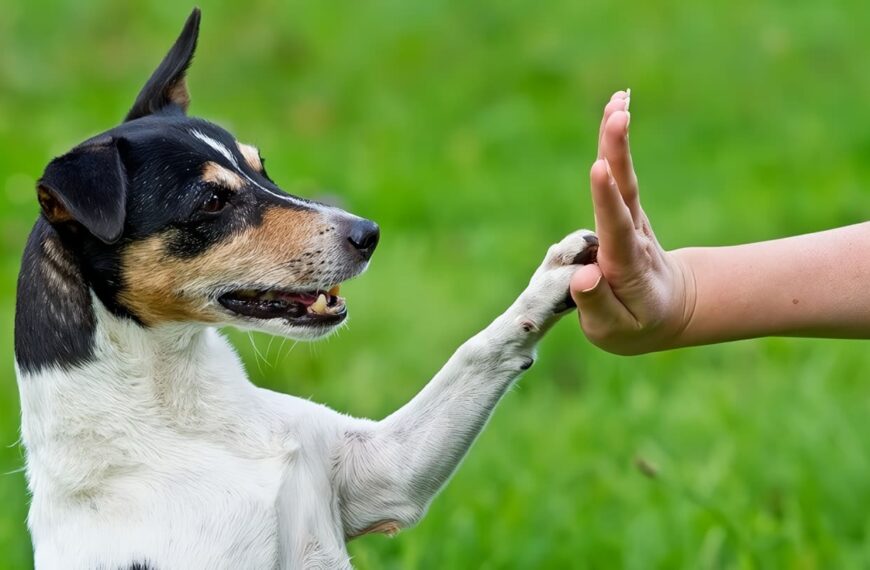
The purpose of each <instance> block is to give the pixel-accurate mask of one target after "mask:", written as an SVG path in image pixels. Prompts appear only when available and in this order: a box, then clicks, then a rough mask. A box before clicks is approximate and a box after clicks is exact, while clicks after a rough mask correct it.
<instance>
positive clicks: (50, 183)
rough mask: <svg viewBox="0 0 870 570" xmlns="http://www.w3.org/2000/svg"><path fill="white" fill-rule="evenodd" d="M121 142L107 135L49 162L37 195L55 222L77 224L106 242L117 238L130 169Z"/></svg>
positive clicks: (122, 227)
mask: <svg viewBox="0 0 870 570" xmlns="http://www.w3.org/2000/svg"><path fill="white" fill-rule="evenodd" d="M118 143H119V141H118V140H117V139H115V138H112V137H109V136H106V137H104V138H102V139H99V140H95V141H93V142H88V143H85V144H83V145H81V146H78V147H76V148H74V149H73V150H71V151H70V152H68V153H67V154H65V155H63V156H59V157H57V158H55V159H54V160H52V161H51V162H50V163H49V164H48V166H47V167H46V168H45V172H44V173H43V174H42V178H40V180H39V182H38V183H37V195H38V197H39V205H40V207H41V208H42V213H43V215H44V216H45V217H46V219H48V221H49V222H51V224H52V225H65V224H69V223H78V224H80V225H81V226H83V227H84V228H85V229H86V230H88V231H89V232H90V233H91V234H93V235H94V237H96V238H98V239H100V240H102V241H103V242H105V243H115V242H116V241H118V239H119V238H120V237H121V233H122V232H123V230H124V219H125V216H126V206H127V172H126V169H125V168H124V164H123V162H122V161H121V154H120V151H119V149H118Z"/></svg>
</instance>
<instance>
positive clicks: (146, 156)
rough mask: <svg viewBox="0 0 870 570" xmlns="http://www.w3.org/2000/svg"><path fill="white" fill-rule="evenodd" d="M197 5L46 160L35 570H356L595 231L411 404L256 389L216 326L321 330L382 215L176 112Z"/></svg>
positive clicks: (510, 375)
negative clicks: (370, 416) (283, 186)
mask: <svg viewBox="0 0 870 570" xmlns="http://www.w3.org/2000/svg"><path fill="white" fill-rule="evenodd" d="M199 21H200V14H199V11H198V10H194V11H193V13H192V14H191V16H190V17H189V19H188V20H187V23H186V24H185V26H184V29H183V31H182V32H181V35H180V36H179V38H178V40H177V41H176V42H175V44H174V45H173V47H172V49H171V50H170V51H169V53H168V55H167V56H166V57H165V58H164V60H163V61H162V63H161V64H160V66H159V67H158V68H157V70H156V71H155V72H154V74H153V75H152V76H151V78H150V79H149V80H148V82H147V83H146V84H145V87H144V88H143V89H142V91H141V93H139V96H138V97H137V99H136V101H135V103H134V104H133V107H132V109H131V110H130V112H129V114H128V115H127V117H126V120H125V121H124V122H123V123H122V124H121V125H119V126H117V127H115V128H113V129H111V130H109V131H106V132H105V133H103V134H101V135H98V136H96V137H94V138H91V139H89V140H87V141H85V142H83V143H81V144H80V145H78V146H76V147H75V148H74V149H72V150H71V151H70V152H68V153H67V154H65V155H63V156H61V157H58V158H55V159H54V160H52V161H51V163H49V165H48V166H47V168H46V170H45V172H44V174H43V176H42V178H41V180H40V181H39V183H38V189H37V190H38V199H39V203H40V206H41V210H42V211H41V215H40V217H39V219H38V220H37V222H36V224H35V226H34V228H33V232H32V233H31V235H30V238H29V241H28V243H27V247H26V250H25V253H24V258H23V261H22V266H21V273H20V276H19V282H18V298H17V312H16V319H15V358H16V372H17V374H18V383H19V388H20V393H21V404H22V428H21V430H22V437H23V441H24V444H25V446H26V448H27V475H28V481H29V486H30V490H31V492H32V495H33V497H32V505H31V508H30V515H29V519H28V524H29V528H30V531H31V534H32V537H33V546H34V551H35V561H36V566H37V568H40V569H54V568H62V569H65V570H68V569H79V568H81V569H106V570H109V569H111V570H115V569H129V570H132V569H138V570H144V569H149V570H168V569H185V570H190V569H196V568H202V569H210V570H214V569H219V568H227V569H234V570H237V569H240V568H254V569H265V568H350V561H349V558H348V554H347V550H346V547H345V543H346V541H347V540H349V539H351V538H354V537H357V536H360V535H363V534H366V533H372V532H385V533H394V532H396V531H398V530H399V529H400V528H404V527H408V526H410V525H413V524H414V523H415V522H416V521H418V520H419V519H420V518H421V517H422V516H423V514H424V513H425V511H426V508H427V506H428V505H429V503H430V501H431V500H432V498H433V497H434V496H435V494H436V493H437V492H438V491H439V489H440V488H441V487H442V486H443V485H444V484H445V482H446V481H447V479H448V478H449V477H450V475H451V474H452V473H453V471H454V469H455V468H456V467H457V465H458V464H459V462H460V460H461V459H462V457H463V456H464V455H465V453H466V452H467V451H468V448H469V446H470V445H471V444H472V442H473V441H474V439H475V437H476V436H477V434H478V433H479V432H480V431H481V429H482V428H483V426H484V424H485V423H486V421H487V418H488V417H489V415H490V413H491V412H492V410H493V408H494V406H495V405H496V403H497V402H498V400H499V398H500V397H501V396H502V395H503V394H504V393H505V391H506V390H507V389H508V387H509V386H510V385H511V383H512V382H513V381H514V380H516V378H517V377H518V376H519V374H520V373H521V372H522V371H523V370H526V369H527V368H528V367H529V366H531V364H532V362H533V360H532V359H533V354H534V347H535V344H536V342H537V341H538V340H539V339H540V338H541V336H542V335H543V334H544V332H545V331H546V330H547V329H548V328H549V327H550V326H551V325H552V324H553V323H554V322H555V321H556V320H557V319H558V317H559V316H560V314H563V313H564V312H565V311H567V310H568V309H569V307H570V301H569V300H567V298H566V295H567V288H568V281H569V279H570V276H571V274H572V273H573V271H574V270H575V269H576V267H577V265H578V264H583V263H589V262H592V261H593V260H594V255H595V251H596V249H597V240H596V239H595V236H594V235H592V234H591V233H590V232H588V231H578V232H575V233H573V234H571V235H569V236H568V237H566V238H565V239H564V240H562V241H561V242H560V243H559V244H557V245H555V246H553V247H551V248H550V250H549V252H548V253H547V255H546V257H545V259H544V262H543V264H542V265H541V266H540V267H539V268H538V270H537V271H536V272H535V274H534V275H533V276H532V279H531V282H530V283H529V286H528V288H526V290H525V291H524V292H523V293H522V294H521V295H520V296H519V298H518V299H517V300H516V301H515V302H514V303H513V304H512V305H511V306H510V308H508V310H507V311H506V312H505V313H504V314H502V315H501V316H500V317H498V318H497V319H496V320H495V321H494V322H493V323H492V324H490V325H489V326H488V327H487V328H486V329H484V330H483V332H481V333H479V334H477V335H476V336H474V337H473V338H472V339H471V340H469V341H467V342H466V343H465V344H463V345H462V346H461V347H460V348H459V349H458V351H457V352H456V353H455V354H454V355H453V356H452V357H451V358H450V360H449V361H448V362H447V364H446V365H445V366H444V368H442V369H441V371H440V372H439V373H438V374H437V375H436V376H435V378H434V379H432V381H431V382H430V383H429V384H428V385H427V386H426V387H425V388H424V389H423V390H422V391H421V392H420V393H419V394H418V395H417V396H416V397H415V398H413V399H412V400H411V401H410V402H409V403H408V404H407V405H405V406H404V407H402V408H401V409H399V410H398V411H396V412H395V413H393V414H392V415H390V416H388V417H387V418H385V419H383V420H381V421H371V420H365V419H356V418H352V417H348V416H345V415H342V414H340V413H337V412H334V411H332V410H330V409H328V408H325V407H323V406H320V405H318V404H315V403H311V402H309V401H307V400H303V399H299V398H294V397H291V396H287V395H284V394H277V393H274V392H270V391H268V390H263V389H260V388H257V387H255V386H253V385H252V384H251V383H250V382H249V381H248V379H247V377H246V375H245V372H244V369H243V367H242V364H241V362H240V361H239V358H238V357H237V356H236V354H235V352H234V351H233V349H232V348H231V347H230V345H229V344H228V342H227V341H226V340H224V338H222V337H221V336H220V335H219V334H218V332H216V330H215V328H214V327H217V326H224V325H232V326H236V327H239V328H243V329H254V330H261V331H266V332H269V333H273V334H277V335H283V336H287V337H291V338H294V339H316V338H319V337H323V336H325V335H327V334H329V333H330V332H331V331H333V330H335V329H336V327H338V325H339V324H340V323H342V321H344V319H345V318H346V316H347V309H346V306H345V300H344V299H343V298H342V297H340V296H339V284H340V283H341V282H343V281H345V280H347V279H350V278H352V277H355V276H357V275H359V274H360V273H362V272H363V271H364V270H365V269H366V267H367V265H368V263H369V259H370V258H371V256H372V253H373V252H374V250H375V247H376V246H377V244H378V239H379V230H378V226H377V225H376V224H375V223H373V222H371V221H369V220H366V219H363V218H359V217H357V216H354V215H351V214H349V213H347V212H344V211H342V210H340V209H338V208H335V207H330V206H326V205H323V204H319V203H316V202H313V201H310V200H306V199H303V198H298V197H295V196H290V195H288V194H286V193H284V192H282V191H281V190H280V189H279V188H278V186H277V185H276V184H275V183H274V182H273V181H272V180H271V179H270V178H269V176H268V175H267V174H266V170H265V169H264V168H263V161H262V159H261V158H260V155H259V153H258V151H257V149H256V148H254V147H252V146H249V145H245V144H241V143H239V142H237V141H236V140H235V139H234V138H233V137H232V135H230V134H229V133H228V132H227V131H225V130H223V129H221V128H220V127H218V126H216V125H214V124H212V123H209V122H207V121H204V120H202V119H196V118H192V117H188V116H187V115H186V111H187V107H188V102H189V96H188V90H187V87H186V83H185V73H186V70H187V67H188V65H189V64H190V61H191V57H192V55H193V51H194V48H195V46H196V40H197V36H198V30H199Z"/></svg>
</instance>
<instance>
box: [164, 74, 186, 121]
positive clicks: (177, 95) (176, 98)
mask: <svg viewBox="0 0 870 570" xmlns="http://www.w3.org/2000/svg"><path fill="white" fill-rule="evenodd" d="M166 96H167V97H168V98H169V100H170V101H172V102H173V103H175V104H176V105H178V106H179V107H181V108H182V109H184V111H185V112H187V108H188V107H189V106H190V91H188V90H187V79H186V78H184V77H182V78H181V79H179V80H178V81H176V82H175V83H173V84H172V86H171V87H170V88H169V89H168V90H167V91H166Z"/></svg>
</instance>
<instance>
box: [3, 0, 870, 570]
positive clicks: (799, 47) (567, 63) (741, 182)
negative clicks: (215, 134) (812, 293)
mask: <svg viewBox="0 0 870 570" xmlns="http://www.w3.org/2000/svg"><path fill="white" fill-rule="evenodd" d="M10 1H11V3H10ZM212 4H214V5H212ZM202 8H203V12H204V17H203V28H202V36H201V38H200V49H199V53H198V57H197V61H196V63H195V64H194V66H193V68H192V71H191V77H190V85H191V90H192V93H193V106H192V111H193V113H195V114H198V115H201V116H204V117H208V118H211V119H214V120H217V121H218V122H221V123H222V124H224V125H225V126H227V127H229V128H230V129H232V130H233V131H234V132H235V133H236V134H237V136H238V137H239V138H240V139H242V140H247V141H251V142H254V143H256V144H258V145H259V146H260V147H261V149H262V150H263V152H264V154H265V156H266V157H267V158H268V161H269V171H270V174H272V176H273V177H274V178H275V179H276V180H278V181H279V182H280V183H282V184H283V185H284V187H285V188H286V189H288V190H289V191H293V192H297V193H300V194H304V195H308V196H316V195H319V194H324V193H329V194H335V195H339V196H341V197H342V199H343V201H344V203H345V204H346V206H347V207H348V208H349V209H351V210H353V211H355V212H358V213H360V214H362V215H366V216H370V217H372V218H374V219H376V220H377V221H378V222H379V223H380V224H381V225H382V228H383V240H382V245H381V246H380V248H379V250H378V252H377V254H376V256H375V258H374V263H373V265H372V268H371V270H370V271H369V272H368V274H366V275H365V276H364V277H362V278H361V279H359V280H357V281H355V282H353V283H351V284H349V285H348V286H347V287H346V291H347V294H348V296H349V299H350V303H351V311H352V313H353V316H352V324H351V326H350V328H349V329H348V330H345V331H344V332H342V334H341V335H340V336H338V337H337V338H334V339H332V340H330V341H328V342H326V343H323V344H320V345H311V346H309V345H303V344H300V345H298V346H295V348H293V349H292V350H290V343H286V344H285V343H281V342H279V341H275V342H272V340H271V339H270V338H268V337H265V336H255V337H254V343H255V344H256V345H257V347H258V349H259V351H260V352H262V353H263V354H264V356H265V357H266V358H265V360H266V362H265V363H264V362H262V361H259V362H258V360H257V358H256V357H255V352H254V350H253V349H252V346H251V343H250V341H249V340H248V338H247V337H245V336H241V335H237V334H233V337H234V339H235V340H236V341H237V342H236V344H237V345H238V347H239V349H240V351H241V352H242V354H243V356H244V358H245V361H246V362H247V363H248V365H249V368H250V371H251V375H252V377H253V379H254V381H255V382H257V383H258V384H260V385H264V386H269V387H272V388H276V389H280V390H283V391H287V392H290V393H293V394H298V395H302V396H306V397H311V398H312V399H315V400H318V401H322V402H325V403H328V404H330V405H331V406H333V407H335V408H337V409H339V410H342V411H346V412H349V413H352V414H357V415H364V416H371V417H381V416H383V415H384V414H386V413H388V412H389V411H390V410H392V409H394V408H395V407H397V406H399V405H400V404H401V403H403V402H404V401H405V400H406V399H407V398H409V397H410V396H411V395H412V394H413V393H414V392H415V391H417V390H418V389H419V388H420V387H421V386H422V385H423V383H425V382H426V380H427V379H428V378H429V377H431V375H432V374H433V373H434V372H435V371H436V370H437V369H438V367H439V366H440V364H441V363H443V362H444V361H445V360H446V358H447V357H448V356H449V354H450V353H451V351H452V350H453V349H454V348H455V347H456V346H458V345H459V344H460V343H461V342H462V341H463V340H464V339H465V338H467V337H468V336H469V335H470V334H472V333H473V332H475V331H476V330H477V329H478V328H480V327H482V326H483V325H485V324H486V323H487V322H488V320H489V319H491V318H492V317H493V316H495V315H496V314H498V313H499V312H500V311H501V310H502V309H503V308H504V307H505V306H507V304H509V302H510V301H511V300H512V298H513V296H514V295H515V294H516V293H517V292H518V291H519V290H521V288H522V286H523V284H524V283H525V281H526V279H527V278H528V276H529V275H530V273H531V271H532V270H533V268H534V267H535V265H536V264H537V261H538V260H539V258H541V256H542V255H543V253H544V251H545V250H546V247H547V245H548V244H550V243H551V242H553V241H554V240H558V239H559V238H560V237H561V236H562V235H564V234H565V233H567V232H569V231H571V230H573V229H575V228H577V227H579V226H590V225H591V224H592V214H591V208H590V205H589V201H588V198H587V188H588V184H587V169H588V166H589V165H590V163H591V160H592V158H593V156H594V145H595V135H596V132H597V125H598V119H599V111H600V108H601V107H602V105H603V103H604V102H605V101H606V100H607V98H608V97H609V95H610V93H611V92H612V91H614V90H616V89H619V88H624V87H628V86H630V87H632V88H633V99H632V129H633V133H632V142H633V147H634V150H635V154H636V165H637V168H638V170H639V173H640V176H641V181H642V186H643V188H642V190H643V196H644V199H645V207H646V209H647V212H648V214H649V215H650V217H651V219H652V220H653V224H654V226H655V227H656V229H657V231H658V235H659V238H660V240H661V241H662V243H663V244H665V245H666V247H679V246H684V245H703V244H725V243H737V242H742V241H750V240H758V239H765V238H772V237H777V236H782V235H788V234H793V233H798V232H805V231H812V230H816V229H822V228H827V227H831V226H836V225H842V224H847V223H852V222H856V221H860V220H864V219H867V217H868V212H870V191H868V186H870V160H868V156H870V107H868V105H867V104H866V102H867V101H868V100H870V74H868V72H867V61H870V40H868V39H867V36H866V28H867V25H868V24H870V13H868V11H867V7H866V3H865V2H862V1H859V0H851V1H848V0H845V1H841V2H805V1H801V0H798V1H787V0H761V1H756V2H748V1H745V0H737V1H734V0H731V1H725V0H713V1H711V2H696V3H692V4H688V3H684V2H677V1H675V0H667V1H664V2H655V3H651V2H644V1H642V0H623V1H621V2H613V1H609V0H591V1H588V2H575V1H572V0H554V1H551V2H520V1H517V0H486V1H477V2H467V1H465V2H461V1H458V0H457V1H454V2H441V1H434V2H409V1H407V0H370V1H366V2H336V1H331V0H326V1H318V2H315V1H309V2H304V3H303V2H297V1H293V2H280V3H279V2H267V1H265V0H262V1H261V0H251V1H249V2H245V3H229V2H225V3H221V4H218V3H216V2H215V3H213V2H204V3H203V5H202ZM188 9H189V7H188V6H179V5H178V4H177V3H174V2H168V1H165V2H156V1H155V2H150V3H140V4H138V5H134V4H133V3H127V2H110V1H109V0H101V1H95V2H88V3H86V4H85V3H82V2H73V1H72V0H70V1H63V2H51V3H50V2H45V1H43V0H34V1H28V2H25V1H24V0H4V1H3V4H2V17H0V350H2V354H3V355H4V356H3V357H2V360H0V362H2V364H0V473H3V475H0V567H2V568H26V567H28V566H29V565H30V544H29V539H28V536H27V533H26V528H25V524H24V519H25V515H26V509H27V506H26V503H27V497H26V491H25V482H24V476H23V474H22V473H21V472H20V468H21V466H22V450H21V449H20V447H18V446H17V445H16V441H17V437H18V435H17V429H18V413H19V406H18V397H17V391H16V386H15V378H14V373H13V370H12V320H13V311H14V289H15V279H16V275H17V270H18V262H19V256H20V252H21V249H22V246H23V243H24V240H25V238H26V235H27V232H28V230H29V228H30V225H31V223H32V221H33V219H34V217H35V215H36V212H37V207H36V201H35V199H34V198H35V196H34V188H33V187H34V180H35V179H36V178H37V177H38V176H39V174H40V173H41V171H42V168H43V167H44V165H45V164H46V163H47V162H48V160H49V159H50V158H51V157H52V156H54V155H56V154H59V153H62V152H64V151H65V150H67V149H68V148H70V147H71V146H72V145H73V144H75V143H77V142H79V141H80V140H82V139H84V138H85V137H87V136H89V135H91V134H94V133H96V132H98V131H100V130H103V129H105V128H108V127H111V126H112V125H114V124H115V123H116V122H117V121H118V120H119V118H120V117H122V116H123V115H124V113H125V112H126V110H127V108H128V106H129V105H130V103H131V102H132V100H133V97H134V96H135V93H136V91H137V90H138V88H139V86H140V85H141V83H142V82H144V80H145V78H146V77H147V75H148V74H149V73H150V72H151V70H152V69H153V67H154V66H155V65H156V63H157V62H158V60H159V59H160V57H162V55H163V53H164V52H165V50H166V49H167V48H168V46H169V44H170V43H171V41H172V40H173V39H174V37H175V34H176V33H177V32H178V30H179V29H180V26H181V23H182V22H183V20H184V18H185V17H186V15H187V12H188ZM807 269H808V278H812V277H811V272H812V268H807ZM868 370H870V350H868V345H867V344H866V343H860V342H838V341H811V340H787V339H767V340H758V341H752V342H742V343H735V344H730V345H723V346H717V347H708V348H700V349H691V350H681V351H676V352H672V353H667V354H654V355H650V356H644V357H636V358H623V357H616V356H611V355H608V354H605V353H602V352H600V351H598V350H596V349H595V348H594V347H591V346H590V345H589V344H588V343H587V342H586V341H585V340H584V339H583V338H582V335H581V333H580V331H579V329H578V328H577V327H576V325H575V321H574V319H573V318H568V319H566V322H564V323H562V324H561V325H560V326H558V327H557V328H556V329H555V330H554V331H553V333H552V334H551V335H550V337H549V338H548V339H547V340H546V341H545V342H544V344H543V346H542V348H541V358H540V359H539V361H538V363H537V364H536V366H535V367H534V368H533V369H532V370H531V371H530V372H529V373H528V374H527V375H526V376H525V377H524V378H523V380H522V381H521V383H520V384H519V385H518V387H517V388H516V389H515V390H513V391H512V392H511V393H510V394H509V395H508V396H507V397H506V398H505V401H504V402H503V404H502V405H501V406H500V407H499V409H498V410H497V412H496V414H495V417H494V419H493V421H492V422H491V423H490V425H489V426H488V428H487V429H486V431H485V433H484V434H483V436H482V437H481V438H480V440H479V441H478V443H477V444H476V445H475V446H474V448H473V449H472V451H471V454H470V455H469V457H468V459H467V460H466V461H465V463H464V464H463V466H462V468H461V469H460V470H459V472H458V474H457V475H456V477H455V478H454V479H453V480H452V482H451V483H450V484H449V485H448V487H447V488H446V490H445V491H444V492H443V494H442V495H441V496H440V497H439V498H438V499H437V500H436V501H435V503H434V504H433V506H432V508H431V509H430V512H429V514H428V516H427V517H426V518H425V519H424V521H423V522H422V523H421V524H420V525H419V526H418V527H417V528H415V529H413V530H409V531H405V532H403V533H401V534H400V535H399V536H398V537H397V538H395V539H387V538H383V537H380V536H372V537H366V538H362V539H359V540H357V541H355V542H353V543H352V544H351V552H352V554H353V556H354V560H355V562H356V564H357V565H358V567H359V568H363V569H367V568H372V569H373V568H390V569H394V568H396V569H397V568H433V569H434V568H517V569H520V568H522V569H525V568H627V569H647V568H693V569H694V568H711V569H712V568H741V569H742V568H800V569H812V568H820V569H822V568H824V569H827V568H866V567H868V566H870V517H868V516H867V505H870V423H868V421H867V418H868V417H870V380H868V378H870V374H868ZM638 461H641V462H644V463H645V464H651V465H654V466H655V468H656V469H657V475H656V476H655V477H654V478H651V477H649V476H647V475H645V474H644V472H643V470H642V469H639V468H638V467H637V466H636V464H637V462H638Z"/></svg>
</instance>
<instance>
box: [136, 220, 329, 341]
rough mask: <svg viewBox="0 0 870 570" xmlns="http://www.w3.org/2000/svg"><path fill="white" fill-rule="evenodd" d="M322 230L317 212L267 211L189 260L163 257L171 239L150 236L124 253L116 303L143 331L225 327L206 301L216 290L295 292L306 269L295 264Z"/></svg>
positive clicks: (222, 318)
mask: <svg viewBox="0 0 870 570" xmlns="http://www.w3.org/2000/svg"><path fill="white" fill-rule="evenodd" d="M322 224H323V220H322V218H321V217H320V215H319V214H317V213H316V212H309V211H300V210H292V209H289V208H278V207H275V208H271V209H269V210H267V211H266V212H265V213H264V215H263V221H262V223H261V224H260V225H259V226H257V227H254V228H250V229H247V230H245V231H244V232H242V233H239V234H237V235H235V236H233V237H232V238H230V239H227V240H226V241H223V242H221V243H218V244H215V245H214V246H212V247H210V248H209V249H207V250H206V251H205V252H203V253H202V254H200V255H198V256H196V257H193V258H189V259H181V258H178V257H175V256H172V255H169V254H168V253H167V252H166V245H167V242H168V241H169V239H170V237H171V235H170V234H169V233H163V234H160V235H156V236H152V237H150V238H147V239H145V240H142V241H140V242H136V243H134V244H132V245H130V246H129V247H128V248H127V249H126V250H125V251H124V253H123V258H122V265H121V266H122V275H123V282H124V289H123V291H122V292H121V294H120V295H119V299H120V301H121V302H122V303H124V305H125V306H127V307H128V308H129V309H130V310H131V311H132V312H133V313H134V314H135V315H136V316H137V317H139V319H141V320H142V322H144V323H145V324H147V325H156V324H160V323H164V322H182V321H192V322H200V323H216V322H220V321H225V320H226V313H224V312H223V310H222V309H221V308H219V307H216V306H214V305H213V304H211V301H212V300H211V299H209V298H208V297H207V295H209V294H211V293H212V292H213V290H214V288H215V287H218V286H220V285H227V284H238V285H245V284H250V283H252V282H255V281H256V282H258V283H264V284H266V283H267V284H272V283H275V284H278V283H280V284H282V286H285V287H293V286H294V284H295V283H298V282H299V281H300V277H302V275H303V274H304V273H305V271H306V269H307V268H306V267H305V266H304V265H303V264H301V263H298V261H299V258H300V257H301V256H302V255H303V254H304V253H305V252H306V251H311V250H312V249H313V246H314V245H315V244H316V240H317V239H319V238H320V237H321V236H320V235H319V233H318V231H319V229H320V228H321V227H322ZM171 231H182V230H170V232H171Z"/></svg>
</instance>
